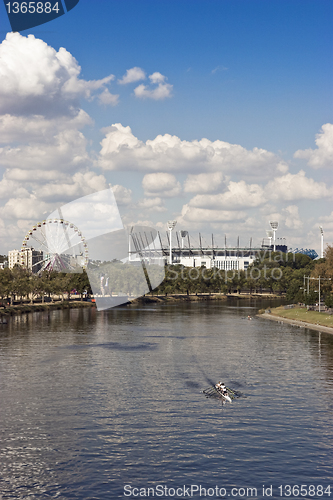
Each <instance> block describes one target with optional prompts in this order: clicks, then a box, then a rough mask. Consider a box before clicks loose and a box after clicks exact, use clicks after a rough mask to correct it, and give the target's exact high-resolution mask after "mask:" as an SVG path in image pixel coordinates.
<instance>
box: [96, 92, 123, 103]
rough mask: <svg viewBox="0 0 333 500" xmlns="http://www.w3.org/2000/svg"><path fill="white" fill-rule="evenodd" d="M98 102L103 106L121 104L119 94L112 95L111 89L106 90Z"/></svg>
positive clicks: (100, 95)
mask: <svg viewBox="0 0 333 500" xmlns="http://www.w3.org/2000/svg"><path fill="white" fill-rule="evenodd" d="M98 100H99V102H100V103H101V104H110V105H111V106H116V105H117V104H118V102H119V94H111V93H110V91H109V89H104V90H103V92H102V93H101V94H99V96H98Z"/></svg>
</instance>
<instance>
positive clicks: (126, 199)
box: [111, 184, 132, 206]
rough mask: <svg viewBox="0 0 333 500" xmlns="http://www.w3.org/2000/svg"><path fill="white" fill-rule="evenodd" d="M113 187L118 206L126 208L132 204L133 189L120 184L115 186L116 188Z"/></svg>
mask: <svg viewBox="0 0 333 500" xmlns="http://www.w3.org/2000/svg"><path fill="white" fill-rule="evenodd" d="M111 187H112V191H113V194H114V197H115V198H116V201H117V203H118V205H122V206H126V205H130V204H131V203H132V190H131V189H127V188H126V187H124V186H121V185H120V184H115V185H114V186H111Z"/></svg>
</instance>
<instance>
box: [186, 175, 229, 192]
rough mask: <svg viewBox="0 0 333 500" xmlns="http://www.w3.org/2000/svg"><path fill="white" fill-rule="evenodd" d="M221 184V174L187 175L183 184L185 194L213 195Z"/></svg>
mask: <svg viewBox="0 0 333 500" xmlns="http://www.w3.org/2000/svg"><path fill="white" fill-rule="evenodd" d="M222 182H223V174H222V172H213V173H211V174H198V175H191V174H190V175H188V176H187V179H186V181H185V184H184V192H185V193H213V192H214V191H217V190H218V189H219V188H220V186H221V184H222Z"/></svg>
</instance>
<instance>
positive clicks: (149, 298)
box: [127, 293, 281, 305]
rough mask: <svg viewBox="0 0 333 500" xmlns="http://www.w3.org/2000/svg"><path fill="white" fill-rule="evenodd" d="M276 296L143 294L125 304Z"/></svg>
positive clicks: (272, 296)
mask: <svg viewBox="0 0 333 500" xmlns="http://www.w3.org/2000/svg"><path fill="white" fill-rule="evenodd" d="M277 298H281V296H279V295H275V294H265V293H262V294H259V293H255V294H248V293H247V294H241V293H240V294H238V293H231V294H224V293H223V294H222V293H197V294H195V293H194V294H189V295H187V294H186V293H173V294H168V295H144V296H142V297H138V298H136V299H133V300H131V301H130V302H129V303H128V304H127V305H135V304H152V303H155V304H158V303H159V304H163V303H168V302H197V301H209V300H224V301H226V300H228V299H247V300H251V299H268V300H269V299H272V300H276V299H277Z"/></svg>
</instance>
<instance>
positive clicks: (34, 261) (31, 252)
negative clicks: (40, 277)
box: [8, 248, 43, 273]
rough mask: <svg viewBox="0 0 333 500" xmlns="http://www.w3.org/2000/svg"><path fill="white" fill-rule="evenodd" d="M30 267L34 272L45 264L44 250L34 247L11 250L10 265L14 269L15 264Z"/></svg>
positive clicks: (9, 255)
mask: <svg viewBox="0 0 333 500" xmlns="http://www.w3.org/2000/svg"><path fill="white" fill-rule="evenodd" d="M16 264H17V265H19V266H22V267H25V268H26V269H29V271H32V272H33V273H38V271H40V269H41V268H42V265H43V252H42V251H41V250H35V249H34V248H24V249H23V250H9V252H8V267H9V269H13V267H14V266H15V265H16Z"/></svg>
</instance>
